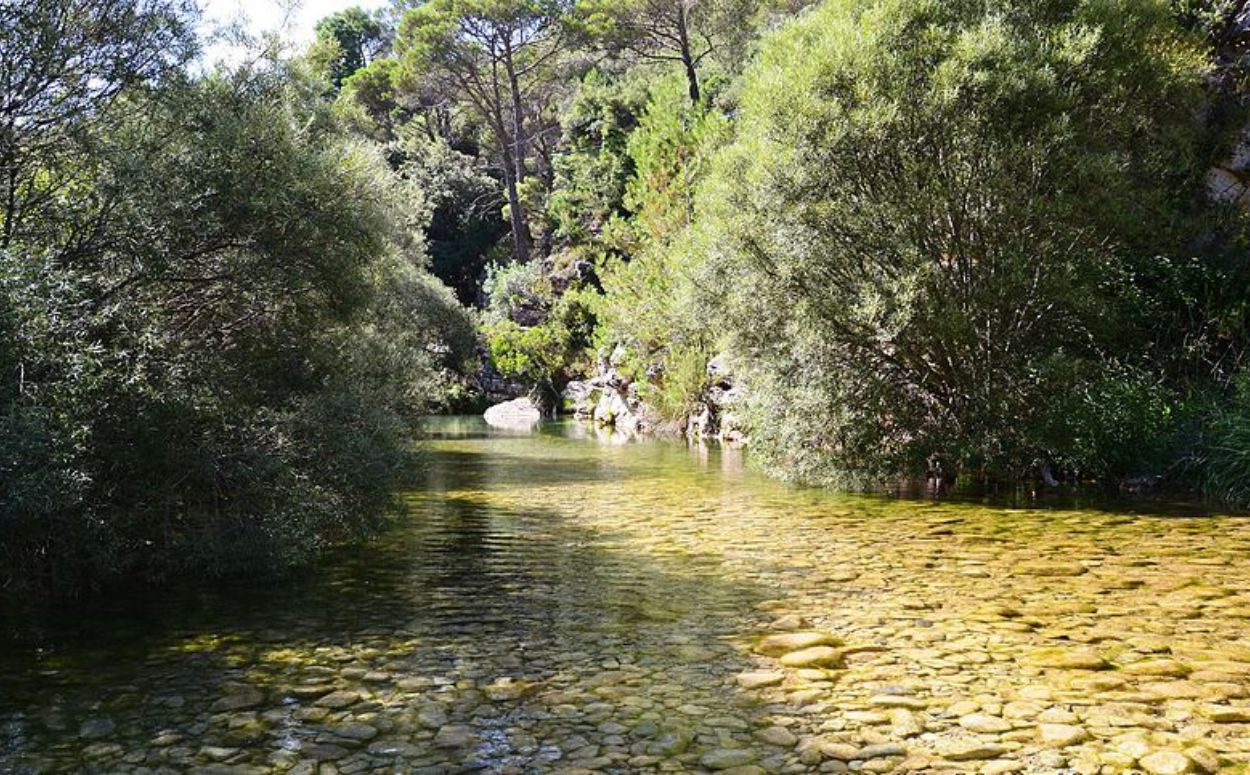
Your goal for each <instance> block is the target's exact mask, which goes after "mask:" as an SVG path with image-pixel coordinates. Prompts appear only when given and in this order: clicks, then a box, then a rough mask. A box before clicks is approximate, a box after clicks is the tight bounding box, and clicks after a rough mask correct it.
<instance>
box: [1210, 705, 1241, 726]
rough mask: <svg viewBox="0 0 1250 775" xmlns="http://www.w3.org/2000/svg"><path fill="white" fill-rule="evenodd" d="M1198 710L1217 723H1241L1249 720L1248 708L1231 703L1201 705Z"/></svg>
mask: <svg viewBox="0 0 1250 775" xmlns="http://www.w3.org/2000/svg"><path fill="white" fill-rule="evenodd" d="M1198 712H1199V713H1201V714H1202V715H1204V716H1206V717H1207V718H1209V719H1211V720H1212V721H1214V722H1215V723H1217V724H1242V723H1247V722H1250V708H1240V707H1235V706H1232V705H1203V706H1201V707H1200V708H1198Z"/></svg>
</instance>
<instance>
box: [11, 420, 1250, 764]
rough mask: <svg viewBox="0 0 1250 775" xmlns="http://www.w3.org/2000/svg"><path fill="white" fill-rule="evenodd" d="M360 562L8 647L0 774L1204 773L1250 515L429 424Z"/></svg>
mask: <svg viewBox="0 0 1250 775" xmlns="http://www.w3.org/2000/svg"><path fill="white" fill-rule="evenodd" d="M432 427H433V430H434V434H433V435H434V438H433V439H432V440H431V441H430V442H429V443H428V445H427V446H428V457H427V460H426V466H425V470H426V474H425V476H426V482H425V484H424V486H422V487H419V488H417V489H416V490H414V491H413V492H411V493H408V494H406V496H405V501H406V504H407V506H408V509H407V514H406V515H405V516H403V517H401V518H400V519H399V520H398V523H397V524H396V525H395V526H394V527H393V528H392V529H390V530H388V531H387V532H386V533H384V534H383V535H382V536H380V537H379V538H378V539H377V540H375V541H372V542H370V543H369V544H368V545H366V546H364V547H358V548H352V549H343V550H335V551H333V552H331V553H330V554H329V555H328V556H327V557H326V558H325V559H324V560H323V561H321V562H319V563H317V564H316V566H315V567H314V568H311V569H309V570H308V571H306V572H303V573H300V574H297V575H296V576H295V577H294V578H292V579H290V580H284V581H282V582H280V583H274V582H266V583H264V584H255V583H253V584H240V585H235V586H233V587H226V588H217V589H214V590H212V591H204V590H199V591H180V590H176V589H171V590H153V591H150V592H149V593H147V594H143V595H124V596H116V597H113V598H109V599H106V600H104V601H101V602H100V603H99V604H97V605H95V606H93V607H92V609H91V610H90V611H82V610H74V611H72V612H64V613H62V614H60V615H58V614H55V613H48V614H46V615H43V616H40V617H37V618H32V617H22V618H20V619H13V620H10V621H7V622H4V623H3V626H2V629H0V633H2V634H3V635H4V638H5V640H4V642H3V644H0V772H6V773H7V772H44V771H73V772H78V771H86V772H135V773H139V772H161V771H164V772H183V771H188V770H193V771H197V772H202V773H231V772H269V771H277V772H282V771H289V772H294V773H301V774H307V773H318V772H319V773H335V772H341V773H353V772H364V771H387V772H462V771H485V772H515V773H524V772H547V771H563V772H588V771H600V772H681V771H705V770H723V771H730V772H735V773H750V772H756V773H758V772H770V773H772V772H809V771H810V772H816V771H824V772H845V771H864V772H890V771H900V772H902V771H908V772H930V771H939V770H940V771H948V772H949V771H954V772H964V771H966V772H986V773H1007V772H1039V773H1040V772H1047V773H1050V772H1068V771H1070V772H1082V773H1094V772H1099V771H1102V772H1124V771H1146V772H1152V773H1164V772H1198V771H1217V770H1221V769H1230V768H1231V769H1232V770H1233V771H1244V769H1245V766H1246V763H1247V762H1248V761H1250V699H1247V698H1248V697H1250V521H1247V520H1245V519H1240V518H1233V517H1206V516H1175V515H1172V516H1168V515H1160V514H1156V513H1147V512H1142V511H1140V510H1138V512H1136V513H1135V512H1134V510H1132V509H1127V508H1123V507H1120V508H1085V509H1076V508H1055V507H1049V508H1041V507H1033V508H1002V507H991V506H988V505H984V504H981V503H967V502H964V503H960V502H934V501H926V500H900V499H892V498H885V497H870V496H850V495H838V494H834V493H828V492H824V491H818V490H812V489H803V488H795V487H789V486H785V485H782V484H779V483H776V482H772V481H769V480H766V479H764V478H762V477H760V476H759V475H758V474H756V473H754V472H752V471H751V470H750V469H749V468H748V467H746V466H745V464H744V460H743V453H741V452H739V451H735V450H728V449H726V450H721V449H718V448H711V449H700V448H688V447H686V446H684V445H679V444H674V443H668V442H663V441H655V440H651V441H638V442H628V443H618V441H619V440H614V439H611V438H597V437H596V436H595V435H594V434H593V433H591V432H589V431H587V430H586V429H584V428H582V427H580V426H576V425H562V424H552V425H548V426H544V427H543V428H542V429H541V430H539V431H537V432H532V433H525V432H513V433H509V432H503V431H496V430H491V429H488V428H487V426H486V425H485V424H484V423H482V422H481V421H479V420H476V419H472V418H445V419H441V420H438V421H435V423H434V424H433V426H432Z"/></svg>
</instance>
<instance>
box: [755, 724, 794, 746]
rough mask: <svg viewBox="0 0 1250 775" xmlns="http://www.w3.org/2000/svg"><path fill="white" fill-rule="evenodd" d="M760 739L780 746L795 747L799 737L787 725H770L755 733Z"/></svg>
mask: <svg viewBox="0 0 1250 775" xmlns="http://www.w3.org/2000/svg"><path fill="white" fill-rule="evenodd" d="M755 736H756V737H757V738H759V739H760V740H762V741H764V742H765V743H768V744H769V745H775V746H778V747H780V748H793V747H794V745H795V743H797V742H799V738H798V737H796V736H795V734H794V733H793V732H791V731H790V730H788V729H786V728H785V727H768V728H767V729H761V730H760V731H758V732H756V733H755Z"/></svg>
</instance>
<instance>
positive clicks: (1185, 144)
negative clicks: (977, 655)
mask: <svg viewBox="0 0 1250 775" xmlns="http://www.w3.org/2000/svg"><path fill="white" fill-rule="evenodd" d="M1239 7H1240V6H1239V4H1237V3H1222V2H1179V0H1171V1H1170V2H1169V1H1168V0H1149V1H1148V2H1131V3H1130V2H1116V1H1115V0H1052V1H1049V2H1044V3H1034V2H1023V1H1022V0H1021V1H1019V2H1017V1H1015V0H999V1H993V2H991V0H959V1H958V2H942V3H938V2H928V1H926V0H825V2H823V3H819V4H817V5H815V6H814V7H813V6H812V4H810V3H806V2H748V1H744V0H717V1H716V2H701V3H691V2H689V0H640V1H639V2H628V3H615V2H613V3H600V2H592V1H591V0H582V1H581V2H572V3H561V2H531V1H530V0H506V1H504V2H476V0H474V1H468V0H466V1H465V2H460V1H459V0H456V1H455V2H452V0H448V1H447V2H439V3H427V4H423V5H421V6H419V7H418V8H416V9H415V10H413V11H411V12H409V13H408V14H407V15H406V17H405V18H404V20H403V21H402V22H401V24H400V25H399V29H398V37H397V46H396V52H397V53H396V58H395V62H394V65H393V66H392V65H385V64H383V63H382V62H381V61H379V62H375V63H374V65H371V66H370V67H369V68H367V69H366V70H365V71H362V74H361V75H364V74H365V73H367V72H370V71H374V73H377V74H380V73H384V72H385V73H390V76H389V80H388V81H387V84H388V86H387V88H378V87H377V85H376V81H374V82H371V83H373V85H372V86H371V87H370V90H369V91H370V93H371V94H373V95H379V94H386V95H388V96H387V97H386V99H385V100H382V103H383V104H385V105H386V106H387V108H386V111H385V114H386V116H388V118H386V119H384V120H383V119H378V120H376V121H375V124H376V125H381V124H387V123H388V122H390V121H393V120H395V119H396V118H397V117H398V122H399V126H402V127H418V128H420V129H421V130H422V131H424V132H425V133H426V134H427V135H429V136H430V137H431V138H433V139H434V140H435V141H436V142H438V143H441V144H442V145H443V146H444V147H455V148H458V149H461V151H462V152H463V155H462V156H461V157H460V158H461V159H462V160H464V161H465V162H467V164H468V166H469V167H473V168H475V169H477V170H478V171H479V172H480V173H484V174H485V175H486V176H487V179H489V180H491V181H493V182H494V186H495V189H494V191H495V194H494V196H495V199H494V205H493V206H494V207H496V208H498V209H497V210H496V212H497V213H498V217H499V221H497V223H502V222H503V221H504V219H506V220H507V222H508V225H509V229H508V230H509V231H510V232H511V237H510V240H509V242H508V243H507V244H506V245H500V244H498V243H496V244H495V246H494V247H491V246H489V245H484V244H481V243H477V244H474V243H472V242H471V240H469V239H468V238H467V235H460V236H456V235H455V234H454V233H452V234H448V236H449V237H450V238H451V240H450V241H451V242H452V243H454V244H458V245H462V246H464V247H465V250H464V251H463V252H460V253H454V254H453V255H455V256H456V258H455V259H454V260H455V261H457V262H459V263H458V266H459V267H460V270H459V271H460V274H459V275H458V276H455V278H454V279H455V282H456V283H457V285H458V287H461V288H463V287H464V284H465V282H466V280H467V279H468V278H469V277H472V278H474V281H475V282H476V283H477V286H478V287H479V288H480V290H479V292H478V293H477V294H468V293H465V292H463V290H462V293H461V296H462V298H465V299H466V300H467V299H470V298H471V297H472V300H473V301H475V302H476V303H478V304H479V305H480V306H481V307H482V308H483V310H484V312H483V317H482V320H483V325H482V329H481V330H482V333H483V335H484V337H485V339H486V353H487V355H488V359H489V361H490V365H491V368H493V369H494V370H495V371H496V372H497V373H499V374H501V375H503V376H504V377H508V378H512V379H515V380H518V381H520V382H521V383H522V384H524V385H528V386H531V387H532V388H534V390H535V391H536V394H537V395H539V396H541V397H543V398H544V400H546V401H548V402H549V403H552V404H554V403H556V402H555V393H556V392H557V391H559V390H560V388H561V387H562V386H563V384H564V383H566V382H568V381H569V380H573V379H584V378H587V377H592V376H596V375H599V376H601V377H602V376H604V375H605V374H607V375H608V376H607V377H605V378H608V379H610V380H617V381H620V380H623V381H624V382H625V383H627V384H628V386H629V390H630V391H631V392H630V395H638V396H640V397H641V398H642V399H643V400H644V401H645V403H646V404H647V407H648V411H649V412H651V414H652V418H651V419H652V420H653V421H654V423H655V424H669V425H673V426H677V427H681V426H683V425H686V424H688V423H689V422H692V421H693V417H694V416H695V415H703V416H706V413H707V411H709V410H712V411H721V410H723V409H724V408H723V407H718V406H714V405H713V401H714V394H716V392H717V391H720V394H721V395H723V392H724V389H725V386H726V383H725V379H726V377H725V375H724V372H723V368H724V365H725V364H726V363H729V364H733V365H734V366H735V367H736V369H737V374H736V379H737V381H738V383H739V385H740V388H741V389H740V390H736V391H735V395H736V396H738V397H739V398H740V399H744V400H745V405H744V406H741V407H738V408H736V409H735V410H734V411H735V414H741V413H742V411H745V412H746V415H745V422H746V424H747V425H748V426H749V431H750V435H751V437H752V445H753V447H754V448H755V453H756V459H757V460H759V461H762V462H763V463H764V464H765V465H766V466H767V467H769V468H770V469H772V470H773V471H774V472H776V473H778V474H780V475H783V476H787V477H791V478H796V479H803V480H806V481H817V482H824V483H837V484H854V485H879V484H882V483H885V482H889V481H895V480H898V479H899V478H908V477H913V476H923V475H925V474H926V472H933V471H938V470H940V471H943V472H945V475H946V478H949V473H950V472H952V471H959V472H963V473H964V474H973V475H975V476H974V478H980V479H1007V480H1017V479H1020V478H1021V477H1024V478H1030V477H1035V478H1038V479H1041V480H1044V481H1046V482H1051V483H1054V482H1056V481H1061V480H1067V481H1070V482H1082V481H1088V480H1092V479H1100V480H1108V481H1125V480H1133V481H1136V480H1139V479H1143V478H1144V479H1145V480H1146V481H1151V482H1153V481H1156V480H1157V479H1159V478H1161V477H1169V478H1171V479H1172V480H1174V481H1176V482H1179V483H1190V484H1195V483H1199V482H1200V481H1206V480H1207V478H1208V473H1209V472H1210V471H1213V470H1215V469H1214V466H1215V465H1216V464H1217V462H1216V461H1217V459H1218V458H1219V457H1220V454H1221V453H1219V452H1217V451H1216V449H1217V448H1220V449H1223V448H1225V447H1227V445H1221V443H1217V442H1216V441H1215V439H1216V438H1217V437H1219V436H1220V433H1222V431H1220V430H1219V429H1220V428H1226V427H1227V425H1228V420H1227V417H1225V414H1221V412H1224V411H1225V407H1228V406H1230V405H1231V404H1230V401H1231V400H1232V399H1231V396H1232V394H1233V392H1234V388H1233V384H1234V382H1235V381H1236V380H1237V374H1238V372H1239V370H1240V369H1239V364H1240V362H1241V357H1242V353H1243V352H1244V349H1245V344H1246V342H1247V326H1246V319H1245V316H1246V304H1245V299H1244V292H1243V290H1242V289H1244V287H1245V280H1246V267H1245V263H1246V262H1245V261H1244V259H1243V258H1242V254H1241V249H1242V246H1243V243H1244V240H1243V237H1242V234H1243V223H1242V218H1241V214H1240V212H1239V211H1237V210H1236V209H1235V208H1224V207H1222V206H1220V205H1217V204H1214V203H1212V202H1209V201H1207V200H1206V198H1205V197H1204V194H1203V177H1204V175H1205V174H1206V172H1207V170H1208V168H1209V167H1210V165H1211V164H1212V163H1213V162H1214V161H1216V160H1217V159H1218V158H1219V157H1220V155H1221V154H1226V153H1227V152H1228V144H1229V141H1230V138H1232V137H1233V135H1234V133H1235V132H1236V131H1238V130H1239V129H1240V121H1241V118H1240V116H1241V113H1242V108H1241V107H1240V104H1241V98H1240V96H1239V95H1240V94H1241V92H1242V89H1240V87H1239V86H1238V85H1237V84H1238V83H1239V81H1238V79H1239V77H1240V75H1239V74H1240V72H1241V70H1240V64H1239V63H1240V62H1241V59H1242V54H1241V53H1240V52H1241V51H1242V48H1243V47H1244V41H1242V40H1241V38H1240V37H1239V35H1241V32H1240V24H1241V23H1240V22H1239V21H1238V19H1239V18H1240V17H1239V16H1238V14H1239ZM744 65H745V69H744ZM370 77H372V75H371V76H370ZM370 99H372V98H366V97H364V96H362V92H355V91H354V90H353V88H352V79H349V80H348V81H347V86H346V87H345V89H344V97H343V98H342V99H341V100H340V102H341V103H343V104H345V105H347V106H348V107H351V108H352V109H355V110H364V111H366V112H368V113H370V114H371V115H374V116H381V115H382V114H383V112H384V111H382V110H380V109H379V107H378V105H377V104H374V105H372V106H371V105H370V104H369V103H370ZM374 102H377V100H376V99H374ZM388 131H390V132H392V133H394V132H395V130H394V129H393V128H391V129H389V130H388ZM448 201H454V202H457V203H460V204H463V203H464V198H463V197H461V198H457V199H452V200H448ZM479 201H480V200H479ZM479 233H481V232H479ZM497 236H499V234H498V233H497V235H496V237H497ZM502 248H506V249H502ZM455 271H456V270H455V269H454V268H451V267H442V268H441V269H440V274H442V276H444V277H447V278H452V277H453V275H454V273H455ZM718 356H724V357H718ZM713 362H715V363H717V364H718V365H717V366H716V367H714V368H713V367H711V366H710V364H712V363H713ZM711 371H718V375H717V376H713V375H712V374H711ZM1220 418H1224V419H1220ZM704 430H706V429H704ZM1209 489H1211V490H1212V491H1213V492H1214V491H1215V490H1220V491H1221V492H1228V491H1229V490H1228V488H1209ZM1234 500H1236V499H1234Z"/></svg>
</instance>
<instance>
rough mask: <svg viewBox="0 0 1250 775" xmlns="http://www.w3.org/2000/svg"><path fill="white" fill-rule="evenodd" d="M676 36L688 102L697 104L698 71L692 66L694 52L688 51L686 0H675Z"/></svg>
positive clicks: (688, 34)
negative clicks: (687, 89)
mask: <svg viewBox="0 0 1250 775" xmlns="http://www.w3.org/2000/svg"><path fill="white" fill-rule="evenodd" d="M677 37H678V39H679V40H680V42H681V63H682V65H683V66H684V67H685V68H686V82H687V83H689V84H690V102H691V104H694V105H698V104H699V96H700V92H699V72H698V70H696V69H695V66H694V54H692V53H691V52H690V30H689V19H688V18H687V16H686V0H677Z"/></svg>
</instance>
